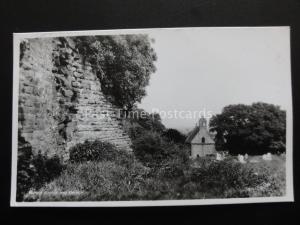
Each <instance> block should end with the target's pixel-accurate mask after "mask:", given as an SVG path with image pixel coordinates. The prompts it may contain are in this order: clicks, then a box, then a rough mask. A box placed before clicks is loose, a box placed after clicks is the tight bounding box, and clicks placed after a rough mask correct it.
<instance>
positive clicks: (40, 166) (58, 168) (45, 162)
mask: <svg viewBox="0 0 300 225" xmlns="http://www.w3.org/2000/svg"><path fill="white" fill-rule="evenodd" d="M32 165H33V167H34V172H35V173H34V176H33V179H34V182H33V187H34V189H36V190H38V189H40V188H41V187H42V186H43V185H45V184H46V183H47V182H50V181H51V180H53V179H54V178H55V177H58V176H59V175H60V173H61V172H62V171H63V169H64V165H63V164H62V163H61V161H60V159H59V157H58V156H57V155H54V156H52V157H50V158H49V157H47V156H46V155H43V154H41V152H38V154H37V155H36V156H34V157H33V159H32Z"/></svg>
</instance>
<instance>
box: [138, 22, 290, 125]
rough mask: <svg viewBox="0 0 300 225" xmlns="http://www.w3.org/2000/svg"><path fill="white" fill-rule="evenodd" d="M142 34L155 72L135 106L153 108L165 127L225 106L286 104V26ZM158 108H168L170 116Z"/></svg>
mask: <svg viewBox="0 0 300 225" xmlns="http://www.w3.org/2000/svg"><path fill="white" fill-rule="evenodd" d="M147 32H148V35H149V37H150V38H153V39H154V40H155V42H154V43H153V44H152V46H153V48H154V50H155V52H156V54H157V58H158V59H157V61H156V63H155V65H156V68H157V70H156V72H155V73H154V74H152V75H151V78H150V84H149V86H147V88H146V90H147V96H146V97H144V99H143V100H142V102H141V104H139V107H141V108H143V109H145V110H146V111H148V112H153V111H155V110H159V111H160V112H161V116H162V122H163V123H164V125H165V126H166V127H168V128H176V129H181V130H182V129H190V128H193V127H194V126H195V123H196V122H197V121H198V119H199V117H197V116H195V117H194V116H193V117H192V118H191V117H190V115H191V114H189V113H190V112H193V113H194V112H205V113H206V115H211V114H218V113H220V112H221V111H222V108H223V107H224V106H226V105H229V104H238V103H243V104H251V103H253V102H258V101H262V102H266V103H272V104H276V105H279V106H280V107H281V108H282V109H285V110H287V109H289V108H290V107H291V74H290V44H289V28H288V27H273V28H270V27H269V28H189V29H158V30H150V31H147ZM174 110H177V113H178V114H176V112H175V111H174ZM162 111H164V112H166V113H167V112H168V111H171V112H172V117H168V116H165V114H164V113H163V112H162ZM179 111H182V113H181V117H180V118H179V116H180V115H179ZM189 111H190V112H189ZM175 114H176V115H177V117H176V118H175ZM169 115H170V114H169ZM196 115H199V114H196Z"/></svg>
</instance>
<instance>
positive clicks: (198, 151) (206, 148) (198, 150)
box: [191, 144, 216, 158]
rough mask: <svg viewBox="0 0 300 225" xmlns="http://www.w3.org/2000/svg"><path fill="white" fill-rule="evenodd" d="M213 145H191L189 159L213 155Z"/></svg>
mask: <svg viewBox="0 0 300 225" xmlns="http://www.w3.org/2000/svg"><path fill="white" fill-rule="evenodd" d="M215 151H216V150H215V145H214V144H203V145H202V144H192V145H191V157H192V158H197V155H199V157H203V156H206V155H209V154H214V153H215Z"/></svg>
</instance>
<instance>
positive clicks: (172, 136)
mask: <svg viewBox="0 0 300 225" xmlns="http://www.w3.org/2000/svg"><path fill="white" fill-rule="evenodd" d="M163 136H164V137H166V138H167V139H168V140H169V141H173V142H174V143H181V144H184V142H185V139H186V136H185V135H184V134H182V133H181V132H179V131H178V130H176V129H167V130H166V131H165V132H164V133H163Z"/></svg>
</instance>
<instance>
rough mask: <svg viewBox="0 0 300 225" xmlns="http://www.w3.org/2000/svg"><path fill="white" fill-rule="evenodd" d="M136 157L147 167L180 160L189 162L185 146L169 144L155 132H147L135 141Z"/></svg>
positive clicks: (134, 150)
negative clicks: (176, 159) (175, 159)
mask: <svg viewBox="0 0 300 225" xmlns="http://www.w3.org/2000/svg"><path fill="white" fill-rule="evenodd" d="M133 152H134V155H135V156H136V157H137V159H139V160H140V161H141V162H143V163H144V164H145V165H147V166H151V167H153V166H159V165H163V164H164V163H165V162H166V161H169V160H172V159H174V158H178V159H180V160H187V159H188V155H187V151H186V149H185V148H184V147H183V146H179V145H177V144H174V143H173V142H168V141H167V140H165V139H164V138H162V137H161V135H160V134H158V133H155V132H145V133H144V135H142V136H140V137H139V138H137V139H135V140H133Z"/></svg>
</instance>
